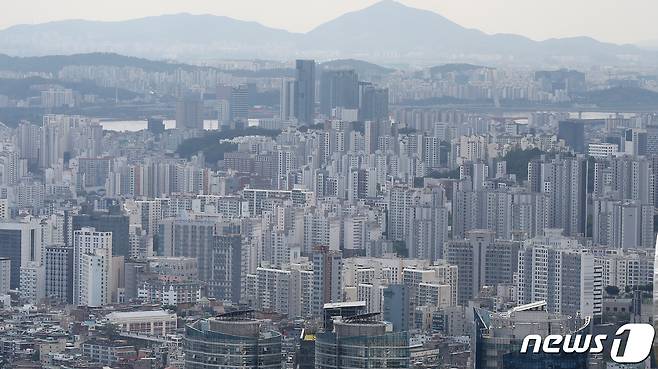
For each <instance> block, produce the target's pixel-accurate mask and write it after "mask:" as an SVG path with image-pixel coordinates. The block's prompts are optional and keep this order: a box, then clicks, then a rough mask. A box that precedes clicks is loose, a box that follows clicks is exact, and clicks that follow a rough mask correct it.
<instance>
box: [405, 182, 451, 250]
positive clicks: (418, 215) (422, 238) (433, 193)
mask: <svg viewBox="0 0 658 369" xmlns="http://www.w3.org/2000/svg"><path fill="white" fill-rule="evenodd" d="M445 203H446V200H445V190H444V189H443V187H440V186H437V187H431V188H425V189H423V190H422V191H418V192H416V193H415V194H414V198H413V200H412V207H411V209H410V211H411V212H412V214H411V217H410V218H408V221H409V222H410V224H409V225H408V226H407V227H405V228H406V229H408V230H409V232H408V233H407V234H406V235H405V236H406V237H405V241H406V247H407V250H408V251H409V257H411V258H414V259H422V260H429V261H436V260H439V259H441V258H443V245H444V242H445V241H446V240H447V239H448V209H447V208H446V207H445Z"/></svg>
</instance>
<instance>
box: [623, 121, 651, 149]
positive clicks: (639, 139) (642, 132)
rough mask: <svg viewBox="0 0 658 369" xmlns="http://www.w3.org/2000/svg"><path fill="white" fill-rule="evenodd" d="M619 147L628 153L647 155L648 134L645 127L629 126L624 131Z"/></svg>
mask: <svg viewBox="0 0 658 369" xmlns="http://www.w3.org/2000/svg"><path fill="white" fill-rule="evenodd" d="M622 138H623V139H622V141H621V149H622V151H623V152H625V153H627V154H629V155H635V156H638V155H647V154H648V153H649V152H648V134H647V130H646V129H640V128H629V129H626V130H625V131H624V134H623V137H622Z"/></svg>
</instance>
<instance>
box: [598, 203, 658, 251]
mask: <svg viewBox="0 0 658 369" xmlns="http://www.w3.org/2000/svg"><path fill="white" fill-rule="evenodd" d="M592 212H593V216H592V241H593V242H594V243H595V244H597V245H605V246H610V247H613V248H616V249H630V248H637V247H642V248H652V247H653V246H654V242H655V239H654V233H653V216H654V206H653V204H646V203H645V204H642V203H641V202H639V201H634V200H614V199H611V198H595V199H594V208H593V209H592Z"/></svg>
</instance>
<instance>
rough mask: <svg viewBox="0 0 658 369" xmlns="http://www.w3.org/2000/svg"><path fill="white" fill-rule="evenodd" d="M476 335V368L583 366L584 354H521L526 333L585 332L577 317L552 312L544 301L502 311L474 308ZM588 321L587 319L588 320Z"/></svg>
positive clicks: (572, 368)
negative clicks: (494, 311)
mask: <svg viewBox="0 0 658 369" xmlns="http://www.w3.org/2000/svg"><path fill="white" fill-rule="evenodd" d="M474 318H475V334H474V335H473V337H472V344H471V355H472V358H473V362H474V364H475V365H474V368H475V369H489V368H497V369H586V368H587V367H588V366H587V363H588V354H587V353H569V354H567V353H559V354H545V353H541V352H539V353H533V352H532V351H533V345H532V344H530V346H529V348H528V352H527V353H523V354H522V353H521V352H520V351H521V346H522V345H523V339H524V338H525V337H526V336H527V335H529V334H539V335H540V336H542V337H546V336H547V335H549V334H560V335H565V334H578V333H582V334H585V333H587V330H588V329H589V324H585V325H583V324H582V322H580V321H579V319H573V318H572V317H569V316H564V315H559V314H551V313H548V312H547V311H546V302H545V301H541V302H537V303H532V304H528V305H522V306H519V307H517V308H514V309H512V310H510V311H508V312H504V313H492V312H490V311H487V310H484V309H477V308H476V309H475V314H474ZM587 323H589V321H587Z"/></svg>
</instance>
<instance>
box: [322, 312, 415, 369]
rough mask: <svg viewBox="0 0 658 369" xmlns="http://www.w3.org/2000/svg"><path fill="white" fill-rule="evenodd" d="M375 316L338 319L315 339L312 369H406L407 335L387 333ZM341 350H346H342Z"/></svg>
mask: <svg viewBox="0 0 658 369" xmlns="http://www.w3.org/2000/svg"><path fill="white" fill-rule="evenodd" d="M378 315H379V314H365V315H356V316H351V317H342V318H341V319H336V320H334V322H333V328H334V329H333V330H332V331H330V330H325V331H324V332H321V333H319V334H317V335H316V340H315V368H318V369H339V368H409V367H411V353H410V349H409V335H408V333H407V332H387V329H386V323H385V322H383V321H381V320H379V319H378ZM345 347H349V350H346V349H345Z"/></svg>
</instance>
